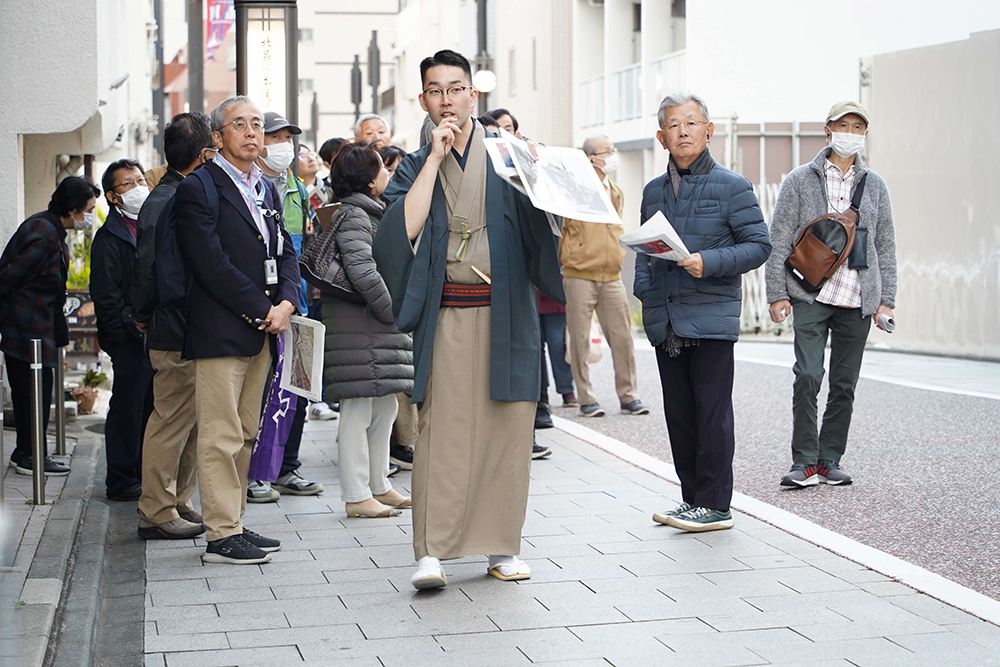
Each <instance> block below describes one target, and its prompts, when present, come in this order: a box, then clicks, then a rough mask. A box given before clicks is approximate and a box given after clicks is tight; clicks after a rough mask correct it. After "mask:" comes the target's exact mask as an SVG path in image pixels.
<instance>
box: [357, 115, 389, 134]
mask: <svg viewBox="0 0 1000 667" xmlns="http://www.w3.org/2000/svg"><path fill="white" fill-rule="evenodd" d="M370 120H379V121H382V125H384V126H385V129H386V132H388V131H389V123H387V122H385V118H382V116H379V115H378V114H377V113H366V114H365V115H364V116H362V117H361V118H359V119H358V122H356V123H355V124H354V136H355V137H356V138H360V137H361V128H362V127H363V126H364V124H365V123H367V122H368V121H370Z"/></svg>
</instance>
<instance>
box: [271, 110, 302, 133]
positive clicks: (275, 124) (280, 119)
mask: <svg viewBox="0 0 1000 667" xmlns="http://www.w3.org/2000/svg"><path fill="white" fill-rule="evenodd" d="M286 127H287V128H288V131H289V132H291V133H292V134H302V129H301V128H299V127H297V126H295V125H292V124H291V123H289V122H288V119H286V118H285V117H284V116H282V115H281V114H280V113H278V112H277V111H268V112H267V113H266V114H264V134H270V133H272V132H277V131H278V130H280V129H283V128H286Z"/></svg>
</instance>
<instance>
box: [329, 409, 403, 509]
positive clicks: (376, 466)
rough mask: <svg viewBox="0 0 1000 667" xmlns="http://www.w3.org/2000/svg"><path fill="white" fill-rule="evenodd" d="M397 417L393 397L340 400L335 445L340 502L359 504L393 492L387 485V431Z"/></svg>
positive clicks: (390, 429) (390, 428)
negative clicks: (337, 456) (338, 471)
mask: <svg viewBox="0 0 1000 667" xmlns="http://www.w3.org/2000/svg"><path fill="white" fill-rule="evenodd" d="M395 418H396V397H395V396H394V395H392V394H390V395H389V396H378V397H374V398H342V399H340V425H339V428H338V431H337V445H338V447H339V449H340V458H339V459H338V460H337V465H338V466H339V467H340V499H341V500H343V501H344V502H345V503H362V502H364V501H366V500H368V499H369V498H371V497H372V496H373V495H375V496H381V495H383V494H386V493H389V491H390V490H392V484H391V483H390V482H389V476H388V475H389V432H390V431H392V420H393V419H395Z"/></svg>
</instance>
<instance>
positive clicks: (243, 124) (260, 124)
mask: <svg viewBox="0 0 1000 667" xmlns="http://www.w3.org/2000/svg"><path fill="white" fill-rule="evenodd" d="M230 125H232V126H233V129H234V130H236V131H237V132H246V129H247V126H248V125H249V127H250V129H252V130H253V131H254V132H260V131H261V130H263V129H264V121H263V120H261V119H260V118H252V119H250V122H249V123H248V122H247V121H246V120H245V119H243V118H237V119H236V120H234V121H230V122H228V123H226V124H225V125H223V126H222V127H221V128H219V131H220V132H221V131H222V130H225V129H226V128H227V127H228V126H230Z"/></svg>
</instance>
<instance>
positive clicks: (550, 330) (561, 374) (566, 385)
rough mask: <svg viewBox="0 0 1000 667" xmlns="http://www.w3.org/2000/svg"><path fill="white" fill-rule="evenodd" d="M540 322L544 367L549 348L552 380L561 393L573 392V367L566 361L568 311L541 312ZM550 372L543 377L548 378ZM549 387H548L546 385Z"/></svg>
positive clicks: (543, 366)
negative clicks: (546, 349) (546, 352)
mask: <svg viewBox="0 0 1000 667" xmlns="http://www.w3.org/2000/svg"><path fill="white" fill-rule="evenodd" d="M538 323H539V326H540V328H541V332H542V368H545V348H546V347H548V349H549V361H550V362H551V363H552V380H553V382H554V383H555V385H556V391H557V392H559V393H560V394H571V393H573V369H572V368H570V365H569V364H568V363H566V313H541V314H539V316H538ZM547 376H548V372H544V373H543V375H542V377H543V378H547ZM546 389H548V387H546Z"/></svg>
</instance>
